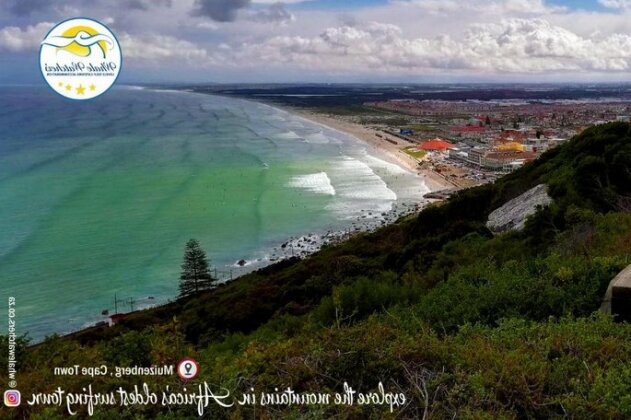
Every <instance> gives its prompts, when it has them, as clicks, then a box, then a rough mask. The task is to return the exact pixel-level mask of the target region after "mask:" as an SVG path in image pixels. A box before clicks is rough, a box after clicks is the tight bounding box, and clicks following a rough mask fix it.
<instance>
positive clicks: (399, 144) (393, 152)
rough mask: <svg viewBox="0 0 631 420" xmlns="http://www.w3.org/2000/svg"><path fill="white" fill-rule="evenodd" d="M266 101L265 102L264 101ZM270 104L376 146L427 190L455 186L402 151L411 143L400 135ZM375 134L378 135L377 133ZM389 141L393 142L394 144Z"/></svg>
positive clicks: (446, 188)
mask: <svg viewBox="0 0 631 420" xmlns="http://www.w3.org/2000/svg"><path fill="white" fill-rule="evenodd" d="M261 103H263V102H261ZM266 105H269V104H267V103H266ZM270 106H272V107H274V108H277V109H281V110H283V111H286V112H288V113H290V114H293V115H297V116H299V117H302V118H304V119H306V120H309V121H311V122H313V123H315V124H319V125H323V126H325V127H327V128H329V129H333V130H336V131H340V132H342V133H344V134H347V135H349V136H351V137H353V138H356V139H358V140H360V141H361V142H363V143H365V144H366V145H368V146H369V147H372V148H373V149H376V150H377V151H378V152H379V153H382V154H383V155H385V156H386V157H388V158H389V159H390V160H391V161H392V163H395V164H397V165H399V166H400V167H402V168H403V169H405V170H406V171H408V172H411V173H414V174H416V175H418V176H419V177H420V178H421V179H422V180H423V182H424V183H425V186H426V187H427V188H428V189H429V190H430V191H429V192H436V191H443V190H449V189H453V188H456V186H455V185H454V184H452V183H451V182H449V181H447V180H446V179H444V178H443V177H442V176H440V175H439V174H437V173H436V172H434V171H431V170H428V169H421V168H420V167H419V161H418V160H417V159H416V158H414V157H412V156H410V155H408V154H407V153H405V152H403V150H402V149H403V148H405V147H409V146H411V144H408V143H404V142H403V141H402V140H401V139H398V138H396V137H393V136H391V135H388V134H385V133H382V132H379V131H377V130H375V129H372V128H369V127H366V126H363V125H360V124H355V123H351V122H348V121H343V120H341V119H339V118H335V117H332V116H330V115H327V114H321V113H318V112H315V111H311V110H303V109H298V108H292V107H281V106H278V105H275V104H274V105H270ZM378 135H379V136H382V137H378ZM386 136H387V138H388V140H384V137H386ZM392 142H396V144H394V143H392Z"/></svg>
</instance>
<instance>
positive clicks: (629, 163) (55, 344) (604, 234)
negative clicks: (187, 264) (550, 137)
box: [3, 123, 631, 418]
mask: <svg viewBox="0 0 631 420" xmlns="http://www.w3.org/2000/svg"><path fill="white" fill-rule="evenodd" d="M630 133H631V129H630V126H629V125H628V124H624V123H614V124H609V125H606V126H599V127H595V128H592V129H589V130H587V131H586V132H584V133H583V134H581V135H580V136H578V137H577V138H576V139H574V140H573V141H571V142H570V143H568V144H566V145H563V146H561V147H559V148H557V149H555V150H553V151H550V152H548V153H546V154H545V155H544V156H542V157H541V158H540V159H539V160H538V161H536V162H535V163H533V164H530V165H528V166H526V167H525V168H523V169H521V170H519V171H517V172H515V173H513V174H511V175H509V176H506V177H504V178H502V179H501V180H499V181H498V182H496V183H495V184H494V185H487V186H483V187H478V188H475V189H471V190H466V191H463V192H461V193H460V194H458V195H457V196H456V197H454V198H453V199H451V200H450V201H449V202H447V203H444V204H443V205H439V206H432V207H430V208H428V209H426V210H424V211H423V212H422V213H421V214H420V215H419V216H418V218H416V219H413V220H407V221H402V222H400V223H397V224H395V225H392V226H388V227H386V228H384V229H381V230H380V231H378V232H376V233H372V234H364V235H359V236H357V237H355V238H353V239H351V240H349V241H348V242H346V243H344V244H341V245H339V246H335V247H330V248H327V249H324V250H322V251H321V252H319V253H318V254H316V255H314V256H313V257H310V258H308V259H306V260H302V261H299V260H294V261H286V262H283V263H280V264H277V265H274V266H271V267H268V268H266V269H264V270H261V271H259V272H256V273H252V274H250V275H248V276H245V277H243V278H240V279H238V280H236V281H234V282H232V283H230V284H227V285H224V286H222V287H220V288H218V289H216V290H214V291H211V292H208V293H204V294H201V295H200V296H196V297H194V298H191V299H188V300H181V301H179V302H177V303H175V304H172V305H170V306H168V307H163V308H160V309H155V310H151V311H145V312H142V313H139V314H137V315H135V316H132V317H130V319H129V320H128V321H126V322H125V323H124V324H123V325H121V326H118V327H115V328H110V329H93V330H91V331H87V332H84V333H81V334H78V335H77V336H76V337H74V338H73V339H71V340H59V339H51V340H49V341H47V342H46V343H44V344H43V345H41V346H39V347H37V348H35V349H33V350H32V351H30V352H28V354H26V356H25V359H26V360H22V363H23V371H22V372H21V376H20V377H21V384H23V385H21V387H23V392H28V391H34V390H38V389H40V390H43V389H47V386H46V384H47V381H48V380H54V383H55V384H58V383H60V382H63V380H60V379H59V378H50V366H51V365H53V364H55V365H56V364H71V363H72V362H73V360H81V361H82V364H84V365H85V364H88V363H89V362H90V361H92V362H93V363H95V364H97V363H101V362H102V361H103V360H105V361H108V362H109V363H120V364H151V363H167V362H170V363H173V362H175V361H177V360H178V359H179V358H180V357H181V355H182V354H183V353H186V354H189V355H193V356H194V357H196V358H197V359H198V360H200V361H201V362H202V366H203V377H205V378H212V380H213V382H214V383H216V384H221V385H222V386H226V387H228V388H231V389H233V390H234V391H237V392H238V391H243V390H245V389H246V388H245V387H250V386H253V387H255V388H257V389H259V390H262V389H269V388H273V387H275V386H278V387H279V388H282V387H285V386H289V385H291V386H293V387H295V388H297V389H299V390H313V391H320V390H327V389H331V390H339V389H340V387H341V383H342V382H343V381H348V382H349V383H352V384H353V385H354V386H355V387H356V388H361V389H371V388H374V387H375V386H376V383H377V382H378V381H383V382H384V383H385V384H386V386H387V387H388V388H389V389H392V390H396V389H399V390H403V391H404V392H405V393H406V395H407V396H408V398H410V399H411V401H412V403H411V404H409V405H408V406H407V407H406V408H405V410H404V411H403V415H404V416H411V417H415V416H419V415H422V414H423V411H424V409H425V407H427V410H428V412H429V413H431V414H432V415H433V416H434V417H438V418H443V417H451V416H452V415H454V414H459V415H461V416H465V417H467V416H471V417H484V416H487V417H489V418H491V417H498V416H499V417H507V418H514V417H524V416H537V417H550V416H562V415H564V414H566V413H567V414H569V415H572V416H575V417H580V418H583V417H594V418H599V417H603V416H609V417H619V418H623V417H626V416H629V415H631V401H630V400H629V399H628V395H629V391H630V390H631V370H630V369H628V367H626V366H628V362H629V361H631V345H630V344H628V343H629V342H630V341H629V338H630V337H631V330H630V329H629V328H630V327H628V326H627V325H626V324H625V325H618V324H613V323H612V322H611V320H610V319H607V318H604V317H602V316H600V317H592V313H593V312H594V311H596V310H597V308H598V306H599V303H600V299H601V296H602V295H603V293H604V289H605V288H606V285H607V283H608V282H609V280H610V279H611V278H612V277H613V276H614V275H615V273H616V272H617V271H619V270H620V269H621V268H622V267H624V266H625V265H627V264H629V263H630V262H631V260H630V253H631V216H630V215H629V214H628V213H626V212H624V211H623V210H625V209H628V207H629V198H628V197H629V195H630V193H631V191H630V190H631V172H630V171H631V140H630V139H631V134H630ZM541 182H546V183H547V184H548V185H549V186H550V194H551V195H552V196H553V198H554V199H555V201H554V204H553V205H552V206H550V207H549V208H547V209H545V210H543V211H540V212H539V213H538V214H537V215H536V216H535V217H533V218H531V219H530V221H529V223H527V226H526V228H525V230H524V231H523V232H520V233H509V234H504V235H500V236H496V237H493V236H492V235H491V234H490V232H489V231H488V230H487V229H486V228H485V226H484V222H485V220H486V217H487V215H488V213H489V212H490V211H492V210H493V209H495V208H497V207H498V206H499V205H501V204H503V203H504V202H506V201H507V200H509V199H511V198H513V197H515V196H517V195H519V194H520V193H522V192H524V191H526V190H527V189H529V188H531V187H533V186H535V185H537V184H539V183H541ZM129 331H131V332H129ZM104 338H107V339H106V340H105V339H104ZM3 348H6V346H4V347H3ZM51 354H52V355H53V358H52V361H49V360H48V357H49V356H50V355H51ZM47 378H48V379H47ZM82 381H83V382H82ZM120 381H121V380H116V381H114V380H109V379H102V380H100V381H99V382H101V383H100V385H101V386H102V387H110V386H113V384H114V383H118V382H120ZM129 381H130V383H135V382H134V381H132V380H129ZM156 381H157V382H159V383H171V382H176V381H174V380H173V379H170V378H167V379H159V380H156ZM85 383H87V382H86V380H85V379H83V380H81V379H68V380H67V384H66V385H67V387H70V386H75V387H77V386H80V385H82V384H85ZM173 386H178V385H177V384H173ZM259 410H260V409H259ZM52 411H54V410H52ZM263 412H267V413H268V414H273V413H275V414H278V413H277V412H275V411H265V410H264V411H263ZM175 413H177V414H175V418H179V417H180V416H184V415H186V414H190V413H189V412H186V411H182V412H178V411H175ZM291 413H293V414H305V413H304V412H301V411H299V410H297V409H292V410H289V411H287V412H285V413H284V414H291ZM309 413H310V414H311V415H315V416H320V415H325V414H326V415H332V414H338V415H340V416H342V417H350V418H352V417H356V416H362V417H366V416H371V417H375V418H381V417H382V416H384V415H385V416H387V415H388V412H387V410H386V409H384V408H379V407H352V408H348V407H347V408H339V407H328V408H324V407H314V408H312V409H311V410H310V411H309ZM144 414H145V415H147V416H148V417H150V416H152V415H154V414H155V413H154V412H152V409H151V408H145V409H144ZM213 414H214V415H215V416H219V417H221V416H226V415H227V412H225V411H218V412H216V413H213ZM246 414H248V413H246ZM249 414H252V413H249ZM50 415H51V414H50V413H46V416H50ZM104 415H105V414H104ZM257 415H261V412H260V411H258V412H257ZM42 418H50V417H42Z"/></svg>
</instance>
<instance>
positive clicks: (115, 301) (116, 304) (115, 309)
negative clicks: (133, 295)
mask: <svg viewBox="0 0 631 420" xmlns="http://www.w3.org/2000/svg"><path fill="white" fill-rule="evenodd" d="M118 302H123V301H122V300H120V299H117V298H116V292H114V313H115V314H117V313H118Z"/></svg>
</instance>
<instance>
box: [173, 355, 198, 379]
mask: <svg viewBox="0 0 631 420" xmlns="http://www.w3.org/2000/svg"><path fill="white" fill-rule="evenodd" d="M198 372H199V365H198V364H197V362H196V361H195V360H193V359H190V358H188V357H187V358H185V359H182V360H181V361H180V363H178V364H177V374H178V376H179V377H180V378H182V379H184V380H185V381H190V380H191V379H193V378H195V377H196V376H197V373H198Z"/></svg>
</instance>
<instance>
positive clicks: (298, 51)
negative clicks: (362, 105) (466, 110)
mask: <svg viewBox="0 0 631 420" xmlns="http://www.w3.org/2000/svg"><path fill="white" fill-rule="evenodd" d="M221 54H222V55H221V56H220V57H216V59H217V61H223V62H224V63H227V64H229V63H231V62H239V63H243V62H251V63H257V65H260V64H261V63H276V64H278V65H280V66H287V65H292V66H295V67H300V68H307V69H312V70H314V69H319V70H324V71H357V72H361V71H362V70H363V71H366V72H374V71H378V72H379V71H380V72H384V73H388V72H399V73H405V74H408V73H413V72H422V71H426V70H434V71H436V70H468V71H485V72H487V73H506V72H509V73H543V72H567V71H577V72H583V71H598V72H600V71H614V72H620V71H628V70H629V69H630V68H631V37H630V36H629V35H626V34H614V35H610V36H607V37H601V38H595V39H592V38H585V37H581V36H579V35H577V34H575V33H574V32H571V31H569V30H567V29H564V28H561V27H558V26H554V25H551V24H550V23H549V22H547V21H546V20H543V19H507V20H503V21H501V22H499V23H491V24H477V25H472V26H471V27H470V29H469V30H468V31H467V32H466V34H465V36H464V37H462V38H461V39H458V40H456V39H454V38H452V37H451V36H448V35H440V36H436V37H434V38H406V37H405V36H404V34H403V31H402V30H401V29H400V28H399V27H398V26H396V25H392V24H383V23H375V22H373V23H370V24H367V25H365V26H364V27H358V26H340V27H332V28H328V29H326V30H325V31H323V32H322V33H321V34H320V35H319V36H316V37H302V36H276V37H272V38H269V39H267V40H266V41H264V42H258V43H244V44H241V45H238V46H234V47H233V48H231V49H227V50H226V52H225V53H224V52H222V53H221Z"/></svg>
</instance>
